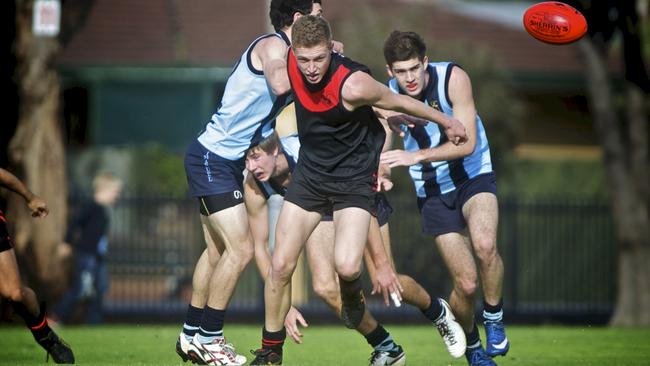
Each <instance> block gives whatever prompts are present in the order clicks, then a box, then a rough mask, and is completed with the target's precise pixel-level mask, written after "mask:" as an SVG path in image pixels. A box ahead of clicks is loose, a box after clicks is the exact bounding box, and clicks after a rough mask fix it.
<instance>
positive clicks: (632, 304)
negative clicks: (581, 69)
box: [572, 0, 650, 326]
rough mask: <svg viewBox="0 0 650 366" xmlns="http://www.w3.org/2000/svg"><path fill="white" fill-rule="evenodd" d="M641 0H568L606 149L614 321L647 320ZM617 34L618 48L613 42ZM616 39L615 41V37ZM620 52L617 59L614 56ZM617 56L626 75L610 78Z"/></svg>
mask: <svg viewBox="0 0 650 366" xmlns="http://www.w3.org/2000/svg"><path fill="white" fill-rule="evenodd" d="M640 4H641V1H616V0H599V1H586V0H578V1H573V2H572V5H574V6H576V7H577V8H578V9H580V10H581V11H582V12H583V13H584V14H585V16H586V18H587V21H588V23H589V37H586V38H585V39H584V40H582V41H580V44H579V46H580V47H579V49H580V51H581V53H582V55H583V57H584V61H585V66H586V67H585V77H586V80H587V90H588V98H589V104H590V109H591V114H592V116H593V122H594V127H595V130H596V132H597V134H598V137H599V140H600V144H601V145H602V148H603V162H604V165H605V169H606V171H607V176H608V185H609V191H610V195H611V200H612V212H613V218H614V225H615V228H616V239H617V241H618V244H619V245H618V248H619V256H618V279H617V285H618V291H617V300H616V307H615V311H614V315H613V317H612V319H611V321H610V323H611V324H612V325H624V326H640V325H646V326H647V325H650V265H648V264H649V263H650V218H649V209H650V197H649V189H650V174H649V170H650V157H649V154H648V147H649V146H648V124H649V120H648V93H649V92H650V83H649V82H648V74H647V72H646V69H645V62H644V59H643V48H642V45H643V42H642V35H643V32H642V24H643V20H644V19H645V20H647V16H648V14H647V8H646V9H645V10H644V11H645V12H646V13H643V10H642V9H643V7H642V6H639V5H640ZM616 37H620V38H622V46H623V47H622V49H620V47H618V45H617V46H616V47H613V45H615V44H616V43H615V42H613V40H614V39H616ZM619 44H620V43H619ZM612 52H620V58H617V57H612V56H613V55H615V54H612ZM612 58H617V59H619V60H622V61H623V62H622V64H623V65H624V67H625V78H624V80H623V82H622V85H621V84H620V83H614V77H613V76H612V74H611V72H610V70H611V68H610V67H609V65H610V62H609V61H610V60H611V59H612Z"/></svg>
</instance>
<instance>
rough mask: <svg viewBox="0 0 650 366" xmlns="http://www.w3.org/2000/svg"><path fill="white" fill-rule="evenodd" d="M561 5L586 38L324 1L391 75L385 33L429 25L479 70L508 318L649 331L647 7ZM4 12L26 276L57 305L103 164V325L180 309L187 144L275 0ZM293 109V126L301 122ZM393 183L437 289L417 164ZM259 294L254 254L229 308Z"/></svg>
mask: <svg viewBox="0 0 650 366" xmlns="http://www.w3.org/2000/svg"><path fill="white" fill-rule="evenodd" d="M53 3H55V5H53ZM568 3H570V4H571V5H573V6H575V7H576V8H578V9H580V10H581V11H583V13H584V14H585V16H586V17H587V19H588V22H589V27H590V31H589V34H588V35H587V36H586V37H585V38H584V39H583V40H581V41H579V42H577V43H574V44H571V45H565V46H552V45H547V44H544V43H541V42H539V41H536V40H535V39H533V38H532V37H531V36H529V35H528V34H527V33H526V31H525V30H524V28H523V27H522V16H523V13H524V11H525V9H526V8H527V7H528V6H530V5H531V4H533V2H530V1H461V0H345V1H341V0H323V7H324V9H325V13H324V16H325V17H326V18H327V19H328V20H329V21H330V22H331V25H332V29H333V32H334V37H335V39H337V40H340V41H342V42H343V43H344V44H345V54H346V55H347V56H349V57H351V58H352V59H354V60H356V61H359V62H362V63H365V64H367V65H368V66H370V67H371V69H372V71H373V74H374V76H375V77H376V78H377V79H378V80H380V81H386V80H387V79H388V77H387V75H386V72H385V66H384V61H383V54H382V45H383V42H384V40H385V38H386V37H387V36H388V34H389V33H390V31H392V30H393V29H399V30H413V31H417V32H419V33H420V34H421V35H422V36H423V38H424V39H425V41H426V42H427V45H428V47H429V50H428V55H429V58H430V59H431V60H432V61H437V60H440V61H454V62H457V63H458V64H460V65H461V66H462V67H463V68H465V69H466V70H467V72H468V73H469V75H470V76H471V78H472V83H473V88H474V96H475V101H476V105H477V109H478V112H479V114H480V115H481V117H482V119H483V122H484V124H485V126H486V128H487V130H488V139H489V141H490V146H491V150H492V160H493V163H494V164H495V166H496V167H495V170H496V172H497V179H498V187H499V200H500V216H501V217H500V226H499V241H498V245H499V249H500V252H501V254H502V256H503V258H504V263H505V266H506V273H505V288H504V308H505V311H506V314H507V315H506V316H507V318H506V321H508V322H523V323H547V322H562V323H581V324H606V323H608V322H611V323H612V324H617V325H643V324H644V325H650V266H649V265H648V263H650V219H649V210H650V198H649V188H650V178H649V174H648V172H649V169H650V160H649V154H648V146H649V145H648V137H649V136H648V134H649V133H648V125H649V123H650V122H649V118H648V115H649V114H648V94H649V91H650V88H649V85H648V76H647V71H646V70H647V61H648V57H649V52H650V37H649V36H650V33H649V32H650V25H649V24H648V23H649V21H648V1H647V0H636V1H614V0H598V1H593V2H592V1H577V0H576V1H568ZM56 4H58V9H59V13H58V15H57V13H56V9H57V5H56ZM2 7H3V8H4V9H3V11H2V14H3V15H2V16H3V17H4V18H5V19H4V20H3V22H2V24H3V26H4V27H5V29H4V31H3V35H4V38H3V52H4V54H3V61H4V62H3V65H4V66H5V67H4V68H3V79H2V80H3V90H4V93H3V95H5V103H3V104H4V105H5V107H3V111H4V116H3V118H2V122H1V135H0V146H1V147H2V149H1V151H0V164H1V165H0V166H2V167H6V168H7V169H9V170H10V171H12V172H14V173H15V174H16V175H17V176H19V177H20V178H21V179H23V180H24V181H25V182H26V183H27V185H28V186H30V187H31V189H32V190H33V191H34V192H35V193H36V194H38V195H40V196H41V197H43V198H44V199H45V200H46V201H47V202H48V204H49V206H50V209H51V214H50V216H49V218H47V219H46V220H43V221H40V222H34V221H33V220H30V219H29V217H28V213H27V212H26V211H25V209H24V207H23V206H24V205H23V203H22V202H20V201H19V200H18V199H17V198H16V197H13V196H12V195H8V194H6V192H5V191H3V192H2V197H3V199H4V200H3V202H2V204H3V207H6V208H7V211H8V215H7V217H8V219H9V220H10V223H11V224H12V227H11V232H12V234H13V237H14V241H15V244H16V248H17V254H18V255H19V260H20V262H21V269H22V270H23V272H24V276H25V278H26V279H27V281H28V282H29V283H30V284H31V285H32V286H33V288H35V289H37V292H39V293H40V294H41V296H43V297H45V298H47V299H48V300H49V301H50V302H56V300H58V299H59V298H60V297H61V296H62V294H63V293H64V292H65V290H66V288H67V286H68V279H69V276H70V271H71V265H70V262H69V260H64V259H63V258H60V257H59V256H58V255H56V248H57V246H58V245H59V243H61V242H62V241H63V236H64V234H65V229H66V226H67V223H68V222H69V220H70V218H71V217H72V216H73V215H74V212H75V210H77V209H78V207H79V203H80V202H82V201H83V200H85V199H87V198H88V197H89V196H90V195H91V191H92V188H91V182H92V179H93V177H94V176H95V175H96V174H98V173H100V172H102V171H111V172H113V173H114V174H115V175H117V176H119V177H120V178H121V179H122V180H123V182H124V186H123V187H124V189H123V190H124V193H123V195H122V198H121V199H120V200H119V201H118V202H117V203H116V204H115V205H114V206H113V207H112V208H111V211H110V216H111V231H110V233H109V238H110V249H109V252H108V270H109V273H110V276H111V287H110V290H109V292H108V295H107V299H106V303H105V310H106V314H105V318H106V320H107V321H129V320H137V321H139V322H142V321H181V319H182V316H183V314H184V311H185V309H186V306H187V302H188V301H189V296H190V292H191V276H192V273H193V269H194V264H195V263H196V260H197V259H198V256H199V255H200V253H201V252H202V250H203V248H204V246H205V244H204V241H203V236H202V232H201V230H200V226H199V220H198V212H197V207H196V202H195V201H194V200H191V199H189V198H188V195H187V183H186V180H185V174H184V170H183V160H182V159H183V153H184V149H185V147H186V146H187V145H188V144H189V142H190V141H191V140H192V139H193V138H195V136H196V135H197V134H198V133H199V131H200V130H201V129H202V128H203V127H204V125H205V124H206V123H207V121H208V120H209V118H210V116H211V115H212V113H213V112H214V111H215V109H216V108H217V107H218V105H219V100H220V98H221V94H222V92H223V88H224V85H225V82H226V79H227V77H228V76H229V73H230V70H231V69H232V67H233V65H234V64H235V62H236V61H237V59H238V58H239V56H240V55H241V53H242V52H243V51H244V49H245V48H246V47H247V46H248V44H249V42H250V41H252V40H253V39H254V38H255V37H257V36H258V35H260V34H263V33H266V32H269V31H270V30H271V28H270V24H269V22H268V1H263V0H218V1H217V0H140V1H126V0H67V1H62V2H59V1H55V0H15V1H4V2H3V5H2ZM53 9H54V10H53ZM37 15H38V20H36V16H37ZM59 15H60V18H56V17H57V16H59ZM57 19H60V22H59V23H56V22H55V21H58V20H57ZM37 21H38V25H39V26H40V28H39V27H37V26H36V25H35V23H36V22H37ZM55 23H56V24H58V26H57V27H55V26H54V24H55ZM53 28H58V29H54V30H53ZM286 119H287V120H288V121H289V122H286V123H283V121H279V122H278V128H279V130H280V131H281V132H282V133H288V132H290V131H291V130H292V127H291V125H290V120H291V118H290V116H289V117H287V118H286ZM398 140H399V139H398ZM397 143H398V144H401V142H400V141H397ZM393 179H394V182H395V188H394V189H393V191H391V192H390V193H389V200H390V201H391V203H392V205H393V208H394V210H395V213H394V215H393V216H392V218H391V220H390V225H391V233H392V244H393V253H394V255H395V258H396V264H397V269H398V271H400V272H403V273H407V274H409V275H411V276H413V277H414V278H416V279H417V280H418V281H420V282H421V283H422V284H423V285H424V287H425V288H426V289H427V290H429V291H432V292H433V293H435V294H439V295H441V296H445V297H446V296H448V293H449V291H450V281H449V277H448V274H447V270H446V268H445V267H444V265H443V263H442V261H441V259H440V258H439V256H438V254H437V252H436V250H435V246H434V244H433V239H432V238H430V237H426V236H423V235H421V234H420V219H419V213H418V211H417V206H416V204H415V193H414V189H413V186H412V183H411V181H410V178H409V177H408V174H407V171H406V169H394V171H393ZM310 283H311V282H310V279H309V271H308V270H303V271H299V272H298V274H297V276H296V278H295V279H294V287H295V289H294V294H295V299H296V301H297V304H298V305H299V307H300V308H301V310H303V311H304V312H305V313H306V315H307V316H309V317H311V319H314V320H315V319H323V320H332V319H334V318H333V316H332V315H331V314H330V312H329V310H328V309H327V308H326V306H325V305H324V304H323V303H322V302H321V301H320V300H319V299H317V297H316V296H315V295H314V294H313V291H312V290H311V284H310ZM262 289H263V284H262V283H261V281H260V279H259V276H258V274H257V273H256V270H255V266H254V265H251V266H249V268H248V269H247V271H246V272H245V274H244V276H243V277H242V279H241V280H240V282H239V285H238V287H237V291H236V294H235V296H234V298H233V300H232V302H231V306H230V308H229V310H228V314H229V315H228V316H229V319H239V320H241V321H256V322H257V321H260V320H261V319H262V316H263V291H262ZM374 300H375V301H374V302H373V301H370V305H371V306H372V308H373V311H374V312H377V313H379V318H380V319H382V320H391V319H392V320H394V321H409V320H413V321H417V320H419V317H420V315H419V312H418V311H417V310H416V309H414V308H413V309H411V308H409V307H402V308H400V309H394V308H390V309H387V308H385V307H384V306H383V305H380V304H379V303H378V299H374Z"/></svg>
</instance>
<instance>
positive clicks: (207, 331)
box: [198, 305, 226, 343]
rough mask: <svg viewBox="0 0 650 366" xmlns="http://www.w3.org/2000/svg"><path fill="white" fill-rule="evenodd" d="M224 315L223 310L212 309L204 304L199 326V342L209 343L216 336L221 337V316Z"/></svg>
mask: <svg viewBox="0 0 650 366" xmlns="http://www.w3.org/2000/svg"><path fill="white" fill-rule="evenodd" d="M225 316H226V311H225V310H218V309H213V308H211V307H209V306H207V305H206V306H205V308H204V309H203V317H202V318H201V326H200V327H199V333H198V334H199V335H198V339H199V342H201V343H211V342H212V341H214V340H215V339H216V338H219V337H223V318H224V317H225Z"/></svg>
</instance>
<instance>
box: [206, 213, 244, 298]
mask: <svg viewBox="0 0 650 366" xmlns="http://www.w3.org/2000/svg"><path fill="white" fill-rule="evenodd" d="M201 222H202V223H203V225H204V226H205V227H207V230H208V233H209V236H207V235H206V238H213V242H212V243H207V248H208V255H209V256H210V262H214V258H215V257H216V253H218V252H220V253H221V256H220V257H219V258H218V259H217V261H216V266H215V268H214V271H213V272H212V275H211V277H210V285H209V294H208V301H207V304H208V306H210V307H211V308H214V309H225V308H226V307H227V306H228V302H229V301H230V298H231V297H232V293H233V292H234V290H235V286H236V285H237V281H238V280H239V277H240V275H241V273H242V272H243V271H244V269H245V268H246V265H247V264H248V262H250V260H251V259H252V258H253V240H252V238H251V235H250V231H249V228H248V216H247V214H246V208H245V206H244V204H243V203H241V204H239V205H237V206H234V207H230V208H227V209H225V210H222V211H219V212H215V213H213V214H212V215H210V216H208V217H205V216H201ZM214 238H218V239H216V240H215V239H214ZM221 245H223V249H222V248H220V246H221ZM214 249H216V250H217V251H214ZM220 249H221V250H220ZM203 274H206V272H204V273H203Z"/></svg>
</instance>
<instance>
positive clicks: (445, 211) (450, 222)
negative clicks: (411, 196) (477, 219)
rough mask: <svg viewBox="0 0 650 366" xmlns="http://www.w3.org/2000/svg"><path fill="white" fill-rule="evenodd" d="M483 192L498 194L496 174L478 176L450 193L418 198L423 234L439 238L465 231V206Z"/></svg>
mask: <svg viewBox="0 0 650 366" xmlns="http://www.w3.org/2000/svg"><path fill="white" fill-rule="evenodd" d="M482 192H489V193H493V194H495V195H496V194H497V181H496V175H495V174H494V172H490V173H485V174H481V175H477V176H476V177H474V178H472V179H469V180H468V181H466V182H465V183H463V184H462V185H461V186H460V187H458V188H456V189H455V190H453V191H451V192H449V193H445V194H441V195H439V196H433V197H427V198H418V207H419V208H420V215H421V216H422V232H423V233H425V234H427V235H433V236H438V235H442V234H447V233H457V232H461V231H463V230H464V229H465V228H466V227H467V222H465V217H463V205H464V204H465V202H467V201H468V200H469V199H470V198H472V197H473V196H474V195H476V194H478V193H482Z"/></svg>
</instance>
